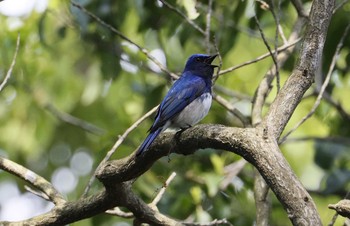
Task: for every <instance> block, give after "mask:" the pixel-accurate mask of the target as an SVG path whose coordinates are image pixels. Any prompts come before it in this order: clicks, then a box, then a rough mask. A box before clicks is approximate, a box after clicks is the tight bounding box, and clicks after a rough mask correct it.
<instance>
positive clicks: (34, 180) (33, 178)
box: [0, 156, 66, 205]
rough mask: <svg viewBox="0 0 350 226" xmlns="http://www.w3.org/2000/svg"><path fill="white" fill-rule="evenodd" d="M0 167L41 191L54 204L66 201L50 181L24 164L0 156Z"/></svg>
mask: <svg viewBox="0 0 350 226" xmlns="http://www.w3.org/2000/svg"><path fill="white" fill-rule="evenodd" d="M0 169H2V170H5V171H6V172H9V173H10V174H12V175H15V176H17V177H19V178H21V179H22V180H25V181H26V182H28V183H29V184H30V185H32V186H34V187H35V188H36V189H38V190H40V191H42V192H43V193H44V194H45V195H46V196H47V197H48V199H50V200H51V201H52V202H53V203H55V204H56V205H61V204H63V203H65V202H66V200H65V199H64V198H63V196H62V195H61V194H60V193H59V192H58V191H57V190H56V189H55V188H54V187H53V186H52V184H51V183H50V182H48V181H47V180H45V178H43V177H41V176H39V175H38V174H36V173H34V172H33V171H31V170H29V169H27V168H25V167H24V166H21V165H19V164H17V163H15V162H12V161H11V160H9V159H5V158H3V157H1V156H0Z"/></svg>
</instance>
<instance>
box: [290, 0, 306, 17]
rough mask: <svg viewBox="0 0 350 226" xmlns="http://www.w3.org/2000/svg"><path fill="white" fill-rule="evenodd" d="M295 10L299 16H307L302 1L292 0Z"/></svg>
mask: <svg viewBox="0 0 350 226" xmlns="http://www.w3.org/2000/svg"><path fill="white" fill-rule="evenodd" d="M292 4H293V5H294V8H295V10H296V11H297V13H298V17H299V18H307V17H308V14H307V13H306V12H305V9H304V6H303V3H302V2H301V1H300V0H292Z"/></svg>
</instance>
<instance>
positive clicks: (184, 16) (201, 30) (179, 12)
mask: <svg viewBox="0 0 350 226" xmlns="http://www.w3.org/2000/svg"><path fill="white" fill-rule="evenodd" d="M160 1H161V2H162V3H163V4H164V5H165V6H166V7H168V8H169V9H171V10H172V11H174V12H175V13H177V14H179V15H180V16H181V17H182V18H184V19H185V20H186V22H187V23H189V24H190V25H191V26H192V27H193V28H194V29H196V30H197V31H199V32H200V33H202V35H204V36H205V35H206V33H205V31H204V30H203V29H202V28H200V27H199V26H198V25H197V24H196V23H195V22H193V21H192V20H191V19H190V18H188V17H187V16H186V15H185V14H184V13H183V12H181V11H180V10H178V9H177V8H175V7H174V6H172V5H171V4H169V3H168V2H167V1H165V0H160Z"/></svg>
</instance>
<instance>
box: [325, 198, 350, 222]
mask: <svg viewBox="0 0 350 226" xmlns="http://www.w3.org/2000/svg"><path fill="white" fill-rule="evenodd" d="M328 208H329V209H333V210H335V211H337V213H338V214H339V215H341V216H343V217H347V218H350V200H349V199H343V200H340V201H339V202H338V203H337V204H329V205H328Z"/></svg>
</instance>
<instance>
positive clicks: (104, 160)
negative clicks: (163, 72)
mask: <svg viewBox="0 0 350 226" xmlns="http://www.w3.org/2000/svg"><path fill="white" fill-rule="evenodd" d="M158 106H159V105H157V106H155V107H154V108H152V109H151V110H149V111H148V112H147V113H146V114H144V115H143V116H142V117H141V118H139V119H138V120H137V121H136V122H134V124H132V125H131V126H130V127H129V128H128V129H127V130H125V132H124V133H123V134H122V135H121V136H120V137H119V138H118V140H117V141H116V142H115V143H114V145H113V147H112V148H111V150H109V151H108V152H107V154H106V156H105V157H104V159H103V160H102V161H101V162H100V164H99V165H98V166H97V168H96V170H95V172H94V174H93V176H92V177H91V178H90V180H89V183H88V185H87V187H86V188H85V191H84V194H83V196H86V195H87V194H88V192H89V190H90V187H91V185H92V183H93V182H94V180H95V175H96V172H97V171H98V170H99V169H100V167H101V166H102V165H104V164H105V163H106V162H107V161H108V160H109V159H110V158H111V156H112V155H113V154H114V152H115V151H116V150H117V148H118V147H119V146H120V145H121V144H122V143H123V141H124V140H125V138H126V137H127V136H128V135H129V133H131V132H132V131H133V130H134V129H136V128H137V127H138V126H139V125H140V124H141V123H142V122H143V121H144V120H145V119H146V118H148V117H149V116H151V115H152V114H153V113H154V112H155V111H156V110H157V109H158Z"/></svg>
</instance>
